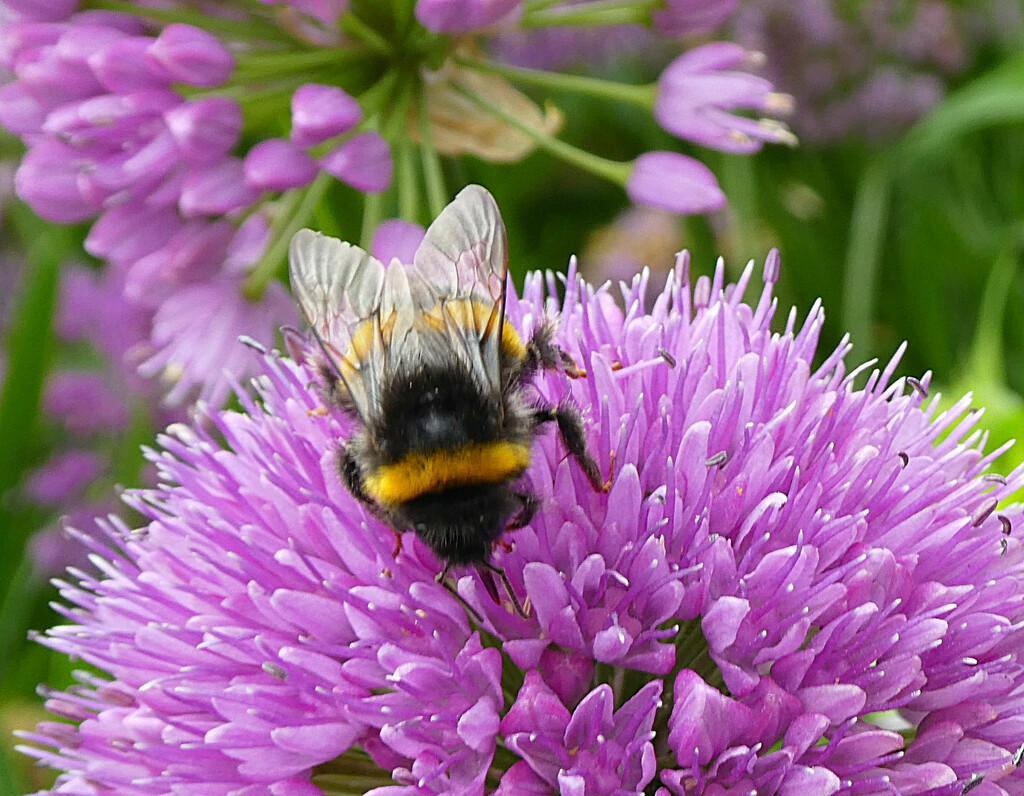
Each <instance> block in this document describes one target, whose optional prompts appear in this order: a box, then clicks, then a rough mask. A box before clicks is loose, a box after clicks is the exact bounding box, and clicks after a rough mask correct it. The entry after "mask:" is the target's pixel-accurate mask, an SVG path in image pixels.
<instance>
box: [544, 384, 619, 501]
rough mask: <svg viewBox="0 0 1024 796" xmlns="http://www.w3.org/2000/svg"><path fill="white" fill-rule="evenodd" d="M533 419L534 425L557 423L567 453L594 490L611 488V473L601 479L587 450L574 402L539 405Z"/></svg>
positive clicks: (605, 490)
mask: <svg viewBox="0 0 1024 796" xmlns="http://www.w3.org/2000/svg"><path fill="white" fill-rule="evenodd" d="M533 419H534V423H535V424H536V425H540V424H541V423H550V422H551V421H554V422H556V423H558V433H559V434H560V435H561V437H562V441H563V442H564V443H565V447H567V448H568V449H569V453H571V454H572V456H573V458H574V459H575V460H576V462H577V463H578V464H579V466H580V469H581V470H583V472H584V474H585V475H586V476H587V480H589V481H590V484H591V486H593V487H594V490H595V491H597V492H607V491H608V490H609V489H611V484H612V474H611V473H609V474H608V480H607V481H605V480H603V479H602V478H601V470H600V468H598V466H597V462H596V461H594V457H593V456H591V455H590V452H589V451H588V450H587V437H586V431H585V429H584V427H583V418H582V417H581V416H580V410H579V409H577V408H576V406H575V404H573V403H572V402H571V401H562V402H561V403H560V404H558V406H548V407H541V408H539V409H537V410H535V411H534V414H533Z"/></svg>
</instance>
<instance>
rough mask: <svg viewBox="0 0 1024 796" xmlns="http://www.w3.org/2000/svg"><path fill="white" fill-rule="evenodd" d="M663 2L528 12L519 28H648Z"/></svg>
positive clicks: (604, 0)
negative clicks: (632, 26)
mask: <svg viewBox="0 0 1024 796" xmlns="http://www.w3.org/2000/svg"><path fill="white" fill-rule="evenodd" d="M660 5H661V0H599V2H595V3H586V4H584V5H580V6H567V7H565V8H555V9H542V10H539V11H534V10H533V9H527V10H526V11H525V12H524V13H523V16H522V17H521V18H520V20H519V27H521V28H524V29H527V30H528V29H530V28H553V27H564V26H572V27H599V26H604V25H649V24H650V22H651V12H652V11H653V10H654V9H655V8H657V7H658V6H660Z"/></svg>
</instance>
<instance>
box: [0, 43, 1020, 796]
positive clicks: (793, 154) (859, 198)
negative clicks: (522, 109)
mask: <svg viewBox="0 0 1024 796" xmlns="http://www.w3.org/2000/svg"><path fill="white" fill-rule="evenodd" d="M562 107H563V110H564V111H565V112H566V118H567V120H568V128H567V130H566V134H565V137H566V138H567V139H568V140H571V141H574V142H576V143H578V144H581V145H584V146H586V148H588V149H591V150H592V151H595V152H598V153H600V154H602V155H605V156H608V157H612V158H617V157H622V158H625V157H628V156H629V153H631V152H636V151H640V150H642V149H652V148H669V147H671V146H673V143H672V142H671V141H670V140H669V139H668V137H667V134H665V133H663V132H661V131H659V130H658V129H657V128H656V127H655V126H654V124H653V123H645V124H638V123H637V118H636V114H635V113H634V112H633V111H632V110H631V109H629V108H626V107H622V108H615V109H613V111H612V112H611V113H608V112H607V106H601V107H597V106H594V105H592V104H589V103H588V102H587V101H584V100H580V99H576V98H570V97H567V98H565V100H564V103H562ZM705 158H706V156H705ZM710 163H711V165H712V167H713V168H714V169H715V171H716V173H717V174H718V176H719V178H720V180H721V181H722V184H723V187H724V188H725V190H726V193H727V194H728V196H729V198H730V201H731V207H730V209H729V211H727V212H726V213H724V214H722V215H721V216H720V217H716V218H714V219H686V220H681V221H680V222H679V223H680V224H681V225H682V227H683V231H684V239H685V241H686V245H687V247H688V248H690V249H691V251H692V253H693V262H694V268H695V270H697V271H698V272H702V273H708V272H710V271H711V270H712V269H713V267H714V263H715V259H716V257H717V256H718V254H719V253H721V254H723V255H724V256H725V257H726V260H727V266H728V268H729V269H730V273H731V274H733V275H735V274H737V273H738V271H739V269H740V268H741V267H742V266H743V264H744V263H745V262H746V261H747V260H748V259H749V258H754V259H756V260H758V261H762V260H763V259H764V256H765V254H766V253H767V251H768V249H769V248H770V247H771V246H777V247H778V248H779V249H780V250H781V254H782V262H783V272H782V279H781V282H780V285H779V291H778V292H779V295H780V305H781V307H782V309H783V314H784V311H785V310H786V309H788V307H789V306H790V305H793V306H796V307H797V308H798V310H799V312H800V313H801V315H803V314H804V313H806V311H807V309H808V308H809V307H810V305H811V304H812V302H813V301H814V300H815V299H816V298H818V297H821V298H822V299H823V301H824V306H825V309H826V313H827V314H826V325H825V328H824V331H823V339H822V344H821V348H820V350H821V352H822V355H824V354H825V353H827V352H828V351H830V350H831V349H832V348H833V347H834V346H835V345H837V344H838V342H839V341H840V339H841V338H842V337H843V335H844V334H845V333H846V332H847V331H849V332H850V333H851V334H852V340H853V343H854V351H853V353H852V354H851V356H850V358H849V360H848V361H849V362H851V363H857V362H860V361H863V360H865V359H868V358H872V357H879V358H880V359H882V360H883V361H886V360H888V358H889V357H890V356H891V355H892V353H893V352H894V351H895V349H896V348H897V347H898V345H899V344H900V342H901V341H903V340H907V341H909V349H908V351H907V354H906V356H905V357H904V360H903V362H902V364H901V366H900V368H899V373H901V374H904V375H915V376H920V375H921V374H923V373H924V372H925V371H928V370H931V371H933V372H934V380H933V387H932V392H933V393H934V392H936V391H937V390H939V389H941V391H942V392H943V394H944V395H945V396H947V398H944V399H943V400H944V401H946V400H952V399H955V398H956V397H959V396H960V395H961V394H963V393H964V392H966V391H968V390H972V391H973V392H974V394H975V405H977V406H986V407H987V408H988V413H987V414H986V416H985V418H984V419H983V421H982V425H983V427H985V428H986V429H988V430H989V431H990V432H991V438H990V441H989V443H988V448H989V449H991V448H993V447H995V446H996V445H998V444H1001V443H1002V442H1003V441H1005V440H1007V439H1011V438H1015V437H1020V436H1022V434H1024V399H1022V397H1021V396H1022V394H1024V351H1022V348H1024V314H1022V313H1020V312H1019V311H1017V310H1018V308H1019V307H1021V306H1022V302H1024V279H1022V254H1024V56H1021V55H1015V56H1013V57H1011V58H1010V59H1009V60H1007V61H1005V62H1003V63H997V64H993V65H991V66H990V67H989V68H988V69H986V70H985V71H983V72H982V73H980V74H978V75H976V76H975V77H974V78H973V79H969V80H967V81H966V82H965V83H964V84H963V85H962V86H960V87H959V88H958V89H957V90H955V91H953V92H952V93H951V94H950V95H949V96H948V97H947V99H946V100H945V101H944V102H943V103H941V104H940V105H939V106H937V107H936V108H935V109H934V110H933V111H932V112H931V113H930V114H929V115H928V116H927V117H926V118H924V119H922V120H921V121H920V122H919V123H918V124H917V125H916V126H915V127H913V128H912V129H911V130H910V131H908V132H907V133H906V134H905V135H903V136H902V137H901V138H899V139H898V140H896V141H893V142H890V143H889V144H888V145H886V146H884V147H877V146H876V147H869V146H867V145H861V144H856V143H847V144H844V145H842V146H838V147H834V148H830V149H823V150H812V149H805V148H797V149H794V150H782V149H778V148H773V149H767V150H765V151H764V152H762V153H761V154H759V155H757V156H756V157H752V158H739V157H732V156H725V155H722V156H719V157H718V158H717V159H716V158H712V159H711V161H710ZM447 177H448V184H449V186H452V187H454V186H458V185H462V184H465V183H467V182H481V183H483V184H485V185H487V186H488V187H489V188H490V189H491V191H492V192H493V193H494V194H495V196H496V197H497V199H498V202H499V204H500V206H501V207H502V210H503V213H504V215H505V219H506V223H507V226H508V230H509V239H510V247H511V252H512V266H513V270H514V273H515V276H516V279H517V281H520V282H521V279H522V275H523V274H524V273H525V272H526V271H528V270H532V269H538V268H555V269H562V268H564V267H565V265H566V262H567V260H568V256H569V255H570V254H572V253H574V252H575V253H578V252H582V251H584V249H585V248H586V246H587V242H588V239H589V237H590V235H591V234H592V233H593V231H594V230H595V229H597V228H598V227H600V226H602V225H605V224H608V223H610V222H611V221H613V220H614V218H615V216H616V214H617V213H618V212H620V211H621V210H622V209H623V207H624V202H625V200H624V197H623V196H622V194H621V192H619V191H618V190H617V189H615V188H613V187H610V186H609V185H607V184H606V183H603V182H601V181H599V180H597V179H595V178H593V177H590V176H587V175H585V174H581V173H580V172H579V171H577V170H575V169H573V168H571V167H569V166H562V165H559V164H555V165H554V166H552V163H551V159H550V158H547V157H543V156H532V157H528V158H527V159H526V160H525V161H524V162H522V163H521V164H518V165H517V166H516V167H515V168H512V169H509V168H507V167H505V166H498V165H494V164H487V163H483V162H479V161H473V162H463V163H458V164H455V165H454V166H451V167H450V169H449V172H448V174H447ZM331 191H332V193H331V200H332V202H331V204H332V207H335V208H337V212H330V213H322V214H321V215H319V216H318V222H319V224H320V226H321V227H322V229H323V230H324V231H325V232H328V233H329V234H332V235H337V236H340V237H342V238H347V239H350V240H358V239H359V234H360V213H359V211H358V208H359V206H360V199H359V197H358V195H357V194H356V193H355V192H354V191H352V190H351V189H348V188H345V187H343V186H340V185H337V186H334V187H332V188H331ZM385 202H386V203H390V204H388V205H386V207H385V209H386V210H388V209H389V210H391V212H392V213H393V212H394V211H395V209H396V208H395V206H394V205H395V203H396V200H395V198H394V197H388V198H386V199H385ZM353 208H355V209H354V210H353ZM2 234H3V235H4V238H3V240H4V242H5V244H6V245H8V246H11V247H13V248H15V249H19V250H20V251H22V252H23V253H24V258H25V262H26V266H25V270H24V278H23V279H22V280H21V284H20V287H19V294H18V296H17V297H16V300H15V302H14V305H13V306H14V312H13V317H12V319H11V322H10V326H9V329H8V333H7V334H6V336H5V338H4V339H3V341H2V342H3V346H4V349H5V358H6V361H7V367H6V370H5V381H4V383H3V385H2V388H0V495H2V496H3V499H2V500H0V528H2V535H0V611H2V613H0V730H6V729H7V728H9V727H10V726H12V725H13V724H17V725H18V726H21V727H29V726H30V725H31V723H32V722H33V721H34V720H35V719H36V718H37V717H36V716H35V715H33V714H32V710H34V709H30V708H26V707H25V706H26V705H31V704H33V703H38V702H39V700H38V698H36V697H35V695H34V690H35V688H36V685H37V683H39V682H40V681H46V682H48V683H50V684H51V685H54V686H58V687H59V686H61V685H65V684H67V683H68V682H70V671H71V669H72V664H70V663H68V662H67V661H66V660H64V659H63V658H61V657H60V656H54V655H50V654H49V653H48V652H47V651H46V650H45V649H44V648H42V647H40V646H38V645H35V644H32V643H29V642H28V641H27V640H26V633H27V631H28V630H29V629H30V628H43V627H46V626H47V625H49V624H52V623H53V622H54V621H56V619H57V617H56V615H55V614H54V613H53V612H52V611H51V610H50V609H49V608H48V607H47V603H48V601H50V600H52V599H53V598H54V591H53V589H52V588H51V587H49V586H47V585H46V584H44V583H42V582H39V581H38V579H36V578H34V577H33V575H32V572H31V567H30V565H29V562H28V559H27V558H26V555H25V552H24V545H25V542H26V540H27V539H28V538H29V536H30V535H31V534H32V533H33V532H34V531H35V530H36V529H37V528H39V527H40V526H41V525H42V524H43V523H44V522H45V521H48V520H52V518H47V517H45V516H43V515H41V513H40V511H39V510H38V509H33V508H32V507H30V506H26V505H25V504H24V503H23V502H20V501H17V500H14V499H12V492H13V490H16V488H17V487H18V485H19V484H21V483H23V481H24V478H25V476H26V474H27V473H29V472H30V471H31V470H32V469H33V468H34V467H36V466H38V465H39V464H40V463H41V462H42V461H44V460H45V458H46V455H47V452H48V449H47V444H48V441H49V440H50V439H51V437H50V436H49V435H48V434H47V433H46V432H45V430H44V429H43V425H44V421H43V419H42V418H41V417H40V396H41V394H42V387H43V384H44V381H45V377H46V374H47V372H48V370H49V369H50V367H51V366H52V364H53V362H54V361H55V359H56V358H57V355H56V353H55V352H54V350H53V349H54V345H53V334H52V319H53V312H54V306H55V301H56V296H57V276H58V271H59V266H60V265H61V264H62V263H64V262H66V261H68V260H71V259H75V258H79V259H80V258H81V254H80V248H79V247H80V244H81V239H82V235H83V230H81V229H62V228H57V227H54V226H51V225H47V224H44V223H43V222H41V221H39V220H38V219H36V218H35V217H34V216H32V214H31V213H30V212H28V211H27V210H26V209H25V208H23V207H15V208H14V209H12V210H10V211H9V212H8V213H7V215H6V218H5V226H4V228H3V232H2ZM650 265H651V266H652V267H654V268H661V269H665V268H667V267H669V266H670V265H671V261H670V258H667V259H666V262H660V263H651V264H650ZM133 444H134V443H133ZM1022 461H1024V446H1019V447H1017V448H1015V449H1013V450H1011V451H1010V452H1009V453H1007V454H1005V455H1004V456H1003V457H1002V459H1001V460H1000V462H999V469H1001V470H1003V471H1007V470H1009V469H1011V468H1012V467H1014V466H1017V465H1018V464H1020V463H1021V462H1022ZM45 776H46V775H45V774H40V773H38V772H37V771H35V770H32V769H31V767H30V765H29V763H28V761H27V760H25V759H24V758H21V757H20V756H18V755H17V754H15V753H14V752H13V751H12V750H11V748H10V741H9V733H7V732H4V736H3V740H2V742H0V796H14V795H15V794H20V793H24V792H26V791H27V790H29V789H32V788H36V787H41V786H43V785H44V784H45V782H46V779H45Z"/></svg>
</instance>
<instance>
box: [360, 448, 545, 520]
mask: <svg viewBox="0 0 1024 796" xmlns="http://www.w3.org/2000/svg"><path fill="white" fill-rule="evenodd" d="M529 463H530V448H529V446H528V445H524V444H521V443H518V442H508V441H500V442H480V443H471V444H468V445H463V446H460V447H458V448H443V449H439V450H433V451H429V452H426V451H410V452H409V453H407V454H406V455H405V456H404V457H403V458H401V459H400V460H398V461H397V462H394V463H391V464H384V465H381V466H379V467H377V468H376V469H375V470H374V471H373V472H371V473H370V474H369V475H368V476H367V477H366V479H365V487H366V491H367V493H368V494H369V495H370V496H371V497H373V498H374V499H375V500H376V501H377V502H378V503H381V504H382V505H385V506H399V505H401V504H403V503H407V502H409V501H410V500H415V499H416V498H418V497H420V496H422V495H425V494H428V493H432V492H444V491H445V490H447V489H453V488H456V487H462V486H472V485H476V484H500V483H503V482H506V481H511V480H512V479H514V478H516V477H518V476H519V475H520V474H521V473H522V472H523V470H525V469H526V467H527V465H528V464H529Z"/></svg>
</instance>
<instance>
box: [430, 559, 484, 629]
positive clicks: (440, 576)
mask: <svg viewBox="0 0 1024 796" xmlns="http://www.w3.org/2000/svg"><path fill="white" fill-rule="evenodd" d="M451 568H452V565H451V564H445V565H444V569H442V570H441V571H440V572H438V573H437V575H435V576H434V580H435V581H437V582H438V583H440V584H441V585H442V586H443V587H444V589H445V591H447V592H448V593H449V594H450V595H451V596H452V597H454V598H455V599H456V600H458V601H459V604H460V605H461V606H462V607H463V608H465V609H466V610H467V611H469V613H470V614H472V615H473V618H474V619H476V621H477V623H478V624H481V625H482V624H483V623H484V618H483V617H482V616H480V613H479V611H477V610H476V608H474V607H473V606H472V605H470V604H469V603H468V602H466V598H465V597H463V596H462V595H461V594H459V590H458V589H457V588H456V587H455V585H454V584H453V583H451V581H449V580H448V570H450V569H451ZM492 585H493V584H492ZM495 602H497V600H495Z"/></svg>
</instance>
